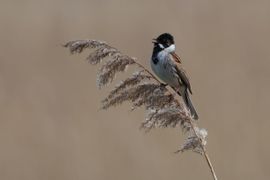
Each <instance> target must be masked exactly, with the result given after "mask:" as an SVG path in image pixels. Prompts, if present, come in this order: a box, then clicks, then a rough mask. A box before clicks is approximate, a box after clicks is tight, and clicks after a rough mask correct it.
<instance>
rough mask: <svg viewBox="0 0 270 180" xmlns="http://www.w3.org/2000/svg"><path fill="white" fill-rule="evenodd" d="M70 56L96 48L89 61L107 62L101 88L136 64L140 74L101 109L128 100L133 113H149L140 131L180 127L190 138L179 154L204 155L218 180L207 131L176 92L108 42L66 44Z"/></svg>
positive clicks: (121, 86) (100, 76) (119, 87)
mask: <svg viewBox="0 0 270 180" xmlns="http://www.w3.org/2000/svg"><path fill="white" fill-rule="evenodd" d="M64 47H66V48H69V50H70V52H71V54H75V53H81V52H82V51H83V50H85V49H86V48H89V49H93V50H94V51H92V52H91V53H90V54H89V56H88V57H87V60H88V62H89V63H90V64H93V65H96V64H99V63H101V62H102V60H105V62H104V63H103V65H102V66H101V68H100V70H99V72H98V77H97V85H98V87H99V88H102V87H104V86H106V85H107V84H109V83H111V82H112V81H113V80H114V78H115V76H116V74H117V73H118V72H123V71H125V69H126V68H127V66H129V65H137V68H138V69H139V71H137V72H135V73H133V75H132V76H131V77H129V78H126V79H125V80H124V81H122V82H121V83H120V84H118V85H116V86H115V88H114V89H113V90H111V91H110V93H109V95H108V96H107V97H106V98H105V99H104V100H103V101H102V109H108V108H110V107H112V106H116V105H120V104H122V103H123V102H125V101H129V102H131V103H132V110H134V109H136V108H138V107H141V106H144V107H145V110H146V111H147V116H146V119H145V121H144V122H143V123H142V125H141V128H143V129H145V130H146V131H149V130H151V129H153V128H156V127H158V128H164V127H176V126H180V127H181V128H182V130H183V132H184V133H185V134H187V138H186V139H185V141H184V143H183V145H182V146H181V147H180V149H179V150H178V151H176V152H184V151H187V150H192V151H193V152H197V153H199V154H202V155H204V157H205V159H206V161H207V164H208V166H209V168H210V170H211V173H212V176H213V178H214V179H215V180H217V177H216V174H215V171H214V168H213V165H212V163H211V161H210V158H209V156H208V154H207V152H206V137H207V131H206V130H205V129H200V128H199V127H198V126H197V124H196V121H194V119H193V118H192V116H191V114H190V112H189V111H188V110H187V109H186V108H185V106H184V105H183V104H182V103H181V102H179V101H178V99H177V98H176V95H175V94H176V93H172V92H171V91H170V90H169V89H168V88H167V87H165V86H163V85H162V83H161V82H160V81H159V80H158V79H157V78H156V77H155V76H154V75H153V74H152V73H151V72H150V71H149V70H147V69H146V68H145V67H144V66H143V65H141V64H140V63H139V62H137V61H136V59H135V58H131V57H129V56H127V55H124V54H122V53H121V52H120V51H119V50H118V49H116V48H114V47H111V46H110V45H108V44H107V43H105V42H102V41H96V40H77V41H70V42H68V43H66V44H65V45H64Z"/></svg>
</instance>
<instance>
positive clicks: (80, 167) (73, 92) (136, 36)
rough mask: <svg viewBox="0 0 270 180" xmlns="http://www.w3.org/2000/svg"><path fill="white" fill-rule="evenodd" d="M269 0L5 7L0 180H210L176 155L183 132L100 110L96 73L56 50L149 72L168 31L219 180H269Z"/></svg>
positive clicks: (193, 161) (1, 5) (22, 2)
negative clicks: (111, 52)
mask: <svg viewBox="0 0 270 180" xmlns="http://www.w3.org/2000/svg"><path fill="white" fill-rule="evenodd" d="M269 17H270V1H267V0H265V1H263V0H259V1H251V0H233V1H232V0H229V1H217V0H186V1H184V0H168V1H162V0H152V1H143V0H141V1H139V0H138V1H124V0H88V1H86V0H77V1H68V0H47V1H38V0H17V1H16V0H1V1H0V24H1V27H0V179H1V180H17V179H20V180H47V179H50V180H54V179H55V180H73V179H76V180H86V179H95V180H110V179H125V180H138V179H140V180H143V179H145V180H146V179H155V180H164V179H170V180H173V179H175V180H176V179H177V180H179V179H187V180H192V179H204V180H206V179H211V174H210V172H209V169H208V166H207V164H206V162H205V160H204V159H203V157H201V156H199V155H197V154H194V153H191V152H188V153H184V154H178V155H175V154H174V153H173V152H174V151H175V150H177V148H178V147H179V145H180V144H181V143H182V142H183V136H182V132H181V131H180V129H157V130H154V131H152V132H150V133H148V134H145V133H144V132H143V131H140V130H139V125H140V122H141V121H142V120H143V119H144V115H145V114H144V111H143V110H139V111H136V112H130V111H129V108H128V104H125V105H124V106H121V107H118V108H113V109H111V110H109V111H99V107H100V106H99V105H100V104H99V102H100V100H101V99H102V98H103V97H104V96H105V95H106V92H107V91H106V90H102V91H99V90H98V89H97V88H96V86H95V83H96V79H95V78H96V75H95V74H96V72H97V68H96V67H92V66H90V65H89V64H87V62H86V61H84V60H83V59H84V58H85V57H86V54H82V55H75V56H70V54H69V53H68V51H67V50H66V49H64V48H62V47H61V44H63V43H65V42H67V41H68V40H75V39H86V38H89V39H100V40H104V41H106V42H108V43H110V44H111V45H113V46H115V47H118V48H119V49H121V50H122V51H123V52H124V53H126V54H129V55H131V56H136V57H137V58H139V60H140V62H141V63H142V64H144V65H146V66H147V67H148V68H149V67H150V66H149V57H150V56H151V51H152V43H151V40H152V38H154V37H156V36H157V35H159V34H160V33H163V32H170V33H172V34H173V35H174V36H175V39H176V43H177V52H178V53H179V54H180V55H181V57H182V59H183V61H184V65H185V67H186V69H187V71H188V73H189V75H190V76H191V83H192V85H193V91H194V95H193V96H192V99H193V101H194V104H195V105H196V107H197V110H198V112H199V115H200V118H201V119H200V122H199V124H200V126H201V127H204V128H206V129H207V130H208V133H209V137H208V146H207V147H208V152H209V155H210V157H211V159H212V161H213V164H214V166H215V168H216V171H217V175H218V177H220V179H231V180H232V179H245V180H254V179H269V176H270V172H269V167H270V158H269V150H270V145H269V137H270V135H269V127H270V120H269V114H268V113H269V106H270V104H269V100H270V98H269V94H268V93H269V91H270V84H269V77H270V71H269V66H270V48H269V42H270V38H269V37H270V36H269V32H270V21H269Z"/></svg>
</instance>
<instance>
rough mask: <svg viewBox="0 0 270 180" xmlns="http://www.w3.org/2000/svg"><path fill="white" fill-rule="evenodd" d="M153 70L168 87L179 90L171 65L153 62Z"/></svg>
mask: <svg viewBox="0 0 270 180" xmlns="http://www.w3.org/2000/svg"><path fill="white" fill-rule="evenodd" d="M151 68H152V70H153V71H154V73H155V74H156V75H157V76H158V78H160V79H161V80H162V81H164V82H165V83H167V84H168V85H170V86H172V87H175V88H178V86H179V82H178V80H177V78H176V77H175V75H174V73H173V70H172V67H171V66H170V64H164V63H162V61H159V62H158V63H157V64H154V63H153V61H151Z"/></svg>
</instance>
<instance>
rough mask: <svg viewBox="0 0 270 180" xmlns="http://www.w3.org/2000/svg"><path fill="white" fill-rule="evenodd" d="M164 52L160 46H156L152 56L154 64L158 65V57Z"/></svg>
mask: <svg viewBox="0 0 270 180" xmlns="http://www.w3.org/2000/svg"><path fill="white" fill-rule="evenodd" d="M162 50H163V49H162V48H161V47H159V45H158V44H155V45H154V49H153V54H152V61H153V63H154V64H157V63H158V61H159V60H158V57H157V55H158V53H159V52H160V51H162Z"/></svg>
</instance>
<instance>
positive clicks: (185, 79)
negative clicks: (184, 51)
mask: <svg viewBox="0 0 270 180" xmlns="http://www.w3.org/2000/svg"><path fill="white" fill-rule="evenodd" d="M171 59H172V61H173V66H174V69H175V73H176V74H177V75H178V76H179V78H180V79H181V81H182V82H183V83H184V84H185V85H186V86H187V88H188V90H189V92H190V94H192V90H191V85H190V82H189V78H188V76H187V73H186V71H185V70H184V68H183V67H182V64H181V59H180V57H179V56H178V55H177V54H176V53H172V54H171Z"/></svg>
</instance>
